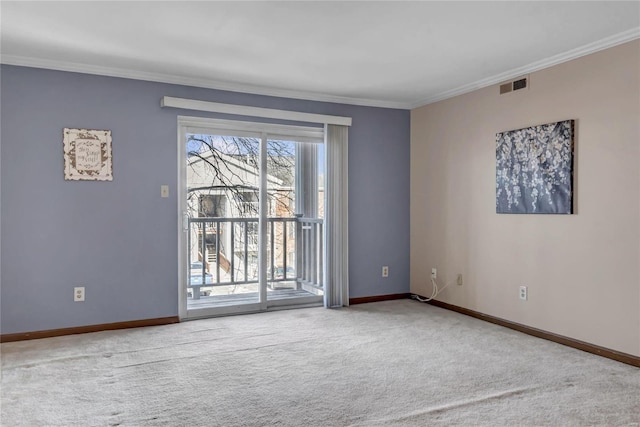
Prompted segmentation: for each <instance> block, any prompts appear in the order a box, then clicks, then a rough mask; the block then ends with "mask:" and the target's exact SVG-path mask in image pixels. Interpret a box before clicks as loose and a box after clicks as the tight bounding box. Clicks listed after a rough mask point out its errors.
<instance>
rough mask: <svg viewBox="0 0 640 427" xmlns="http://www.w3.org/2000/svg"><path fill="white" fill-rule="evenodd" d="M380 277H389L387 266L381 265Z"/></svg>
mask: <svg viewBox="0 0 640 427" xmlns="http://www.w3.org/2000/svg"><path fill="white" fill-rule="evenodd" d="M382 277H389V266H387V265H383V266H382Z"/></svg>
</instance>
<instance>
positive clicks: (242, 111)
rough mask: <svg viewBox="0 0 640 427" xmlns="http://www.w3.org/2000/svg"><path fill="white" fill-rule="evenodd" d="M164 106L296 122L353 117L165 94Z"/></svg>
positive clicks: (339, 120) (340, 121)
mask: <svg viewBox="0 0 640 427" xmlns="http://www.w3.org/2000/svg"><path fill="white" fill-rule="evenodd" d="M160 106H161V107H163V108H166V107H170V108H182V109H185V110H196V111H207V112H210V113H223V114H237V115H240V116H249V117H261V118H268V119H280V120H290V121H294V122H308V123H321V124H325V123H327V124H331V125H342V126H351V117H341V116H329V115H325V114H313V113H301V112H299V111H289V110H275V109H273V108H261V107H248V106H246V105H237V104H222V103H219V102H209V101H200V100H197V99H186V98H175V97H172V96H164V97H162V99H161V100H160Z"/></svg>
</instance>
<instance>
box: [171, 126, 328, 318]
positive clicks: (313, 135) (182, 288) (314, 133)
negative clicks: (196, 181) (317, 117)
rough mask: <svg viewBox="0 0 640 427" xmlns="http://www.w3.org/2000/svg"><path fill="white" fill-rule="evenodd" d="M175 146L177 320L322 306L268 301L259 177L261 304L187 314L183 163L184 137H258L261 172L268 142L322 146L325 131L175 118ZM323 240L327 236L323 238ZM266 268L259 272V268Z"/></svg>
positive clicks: (315, 301)
mask: <svg viewBox="0 0 640 427" xmlns="http://www.w3.org/2000/svg"><path fill="white" fill-rule="evenodd" d="M177 119H178V120H177V122H178V123H177V124H178V126H177V133H178V135H177V145H178V153H177V154H178V156H177V157H178V177H177V178H178V179H177V182H178V185H177V191H176V193H177V198H178V200H177V207H178V278H177V279H178V286H177V288H178V316H179V318H180V320H191V319H198V318H204V317H213V316H224V315H230V314H243V313H255V312H261V311H266V310H273V309H279V308H293V307H303V306H319V305H322V301H323V297H322V296H310V297H300V298H296V299H295V300H272V301H269V300H268V299H267V286H266V283H267V268H266V265H267V263H268V261H267V250H266V247H267V241H266V238H265V237H266V236H267V225H268V224H267V222H268V221H267V217H268V199H267V174H266V173H261V174H260V193H259V198H258V200H259V218H260V221H259V241H258V247H259V253H260V256H259V261H258V265H259V267H258V271H259V286H258V288H259V293H260V302H258V303H250V304H242V305H236V306H228V307H210V308H202V309H198V310H188V307H187V280H188V279H187V277H188V274H189V270H188V268H187V262H188V249H189V248H188V242H189V238H188V229H189V224H188V214H187V210H188V207H187V162H186V150H185V147H186V143H187V141H186V135H187V134H188V133H203V134H213V135H215V134H223V133H227V132H229V134H240V135H251V136H254V137H259V138H260V139H261V141H260V165H261V170H264V171H266V169H267V138H270V139H288V140H293V141H296V142H313V143H324V134H325V127H324V126H323V127H311V126H292V125H279V124H272V123H260V122H247V121H240V120H222V119H215V118H205V117H190V116H178V118H177ZM323 239H325V240H326V233H325V236H323ZM262 265H264V266H265V267H264V268H262V267H261V266H262Z"/></svg>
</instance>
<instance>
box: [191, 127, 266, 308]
mask: <svg viewBox="0 0 640 427" xmlns="http://www.w3.org/2000/svg"><path fill="white" fill-rule="evenodd" d="M186 141H187V147H186V148H187V207H188V222H189V231H188V234H189V237H188V256H187V258H188V263H189V278H188V284H187V310H188V311H189V310H197V309H201V308H221V307H229V306H237V305H246V304H259V303H260V302H261V301H260V292H259V280H258V277H259V276H258V251H259V247H258V222H259V217H258V207H259V203H258V202H259V183H260V168H259V162H258V157H259V150H260V143H261V141H260V139H259V138H253V137H239V136H229V135H226V136H225V135H206V134H187V137H186Z"/></svg>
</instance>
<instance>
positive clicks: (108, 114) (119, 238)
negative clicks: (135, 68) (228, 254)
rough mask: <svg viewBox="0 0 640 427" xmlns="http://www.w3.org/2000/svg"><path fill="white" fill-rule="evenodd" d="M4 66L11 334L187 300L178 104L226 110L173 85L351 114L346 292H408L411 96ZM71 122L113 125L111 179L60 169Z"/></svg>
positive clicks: (131, 315) (4, 300) (143, 314)
mask: <svg viewBox="0 0 640 427" xmlns="http://www.w3.org/2000/svg"><path fill="white" fill-rule="evenodd" d="M0 79H1V87H0V90H1V92H0V93H1V95H2V98H1V104H0V108H1V110H0V113H1V131H2V133H1V137H2V140H1V153H0V154H1V157H0V158H1V169H0V173H1V190H2V191H1V197H2V200H1V221H2V223H1V226H2V228H1V232H2V236H1V237H2V240H1V245H2V247H1V252H0V253H1V255H2V259H1V262H0V265H1V270H0V280H1V281H0V285H1V293H0V301H1V315H0V316H1V318H0V321H1V332H2V333H3V334H7V333H18V332H28V331H37V330H46V329H56V328H65V327H73V326H83V325H92V324H101V323H111V322H119V321H127V320H137V319H147V318H158V317H167V316H176V315H177V314H178V298H177V295H178V292H177V281H178V249H177V224H178V219H177V200H176V185H177V141H176V138H177V116H178V115H191V116H209V117H223V116H222V115H214V114H207V113H197V112H193V111H186V110H177V109H166V108H165V109H162V108H160V99H161V98H162V96H165V95H168V96H176V97H184V98H194V99H201V100H208V101H214V102H223V103H231V104H243V105H250V106H257V107H267V108H277V109H285V110H294V111H303V112H310V113H319V114H331V115H341V116H350V117H353V126H352V127H351V128H350V131H349V193H350V202H349V203H350V204H349V221H350V224H349V226H350V230H349V242H350V250H349V257H350V297H352V298H354V297H364V296H372V295H384V294H393V293H402V292H409V141H410V136H409V127H410V126H409V120H410V114H409V111H408V110H396V109H384V108H373V107H361V106H353V105H343V104H332V103H323V102H315V101H304V100H295V99H285V98H276V97H267V96H258V95H250V94H242V93H234V92H225V91H217V90H209V89H200V88H193V87H186V86H178V85H170V84H163V83H154V82H142V81H137V80H128V79H119V78H112V77H102V76H92V75H85V74H77V73H67V72H59V71H50V70H41V69H33V68H25V67H15V66H7V65H3V66H2V68H1V73H0ZM65 127H69V128H90V129H109V130H111V131H112V136H113V172H114V180H113V181H112V182H70V181H64V174H63V156H62V129H63V128H65ZM162 184H168V185H169V186H170V196H171V197H169V198H168V199H163V198H161V197H160V185H162ZM382 265H389V267H390V277H389V278H387V279H383V278H382V277H381V275H380V267H381V266H382ZM74 286H85V287H86V302H84V303H74V302H73V298H72V296H73V287H74Z"/></svg>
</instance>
